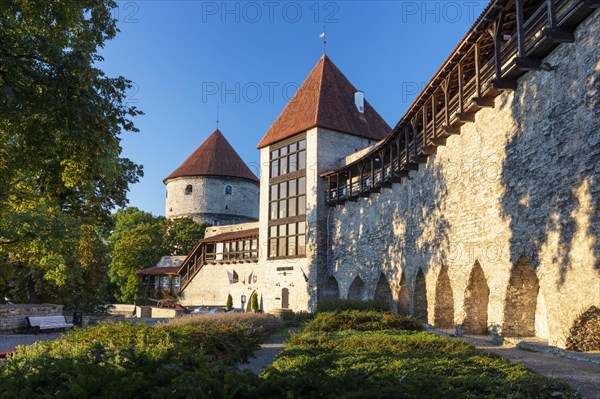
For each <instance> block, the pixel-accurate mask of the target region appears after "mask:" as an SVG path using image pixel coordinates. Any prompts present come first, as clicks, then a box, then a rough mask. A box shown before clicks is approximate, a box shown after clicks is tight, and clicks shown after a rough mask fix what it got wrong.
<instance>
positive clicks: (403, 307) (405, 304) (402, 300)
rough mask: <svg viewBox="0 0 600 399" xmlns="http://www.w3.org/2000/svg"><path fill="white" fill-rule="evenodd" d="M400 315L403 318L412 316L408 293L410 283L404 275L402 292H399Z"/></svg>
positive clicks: (401, 286) (401, 283)
mask: <svg viewBox="0 0 600 399" xmlns="http://www.w3.org/2000/svg"><path fill="white" fill-rule="evenodd" d="M398 314H400V315H401V316H409V315H410V292H409V291H408V283H407V282H406V278H405V277H404V273H402V277H401V278H400V291H399V292H398Z"/></svg>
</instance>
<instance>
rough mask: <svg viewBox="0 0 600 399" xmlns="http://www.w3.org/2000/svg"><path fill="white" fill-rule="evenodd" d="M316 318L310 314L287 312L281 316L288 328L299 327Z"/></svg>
mask: <svg viewBox="0 0 600 399" xmlns="http://www.w3.org/2000/svg"><path fill="white" fill-rule="evenodd" d="M314 317H315V316H314V315H313V314H312V313H308V312H303V311H300V312H285V313H283V314H282V315H281V320H283V321H284V323H285V325H286V326H288V327H298V326H301V325H302V324H303V323H305V322H307V321H309V320H312V319H313V318H314Z"/></svg>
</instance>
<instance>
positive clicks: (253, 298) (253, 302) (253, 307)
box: [252, 292, 260, 312]
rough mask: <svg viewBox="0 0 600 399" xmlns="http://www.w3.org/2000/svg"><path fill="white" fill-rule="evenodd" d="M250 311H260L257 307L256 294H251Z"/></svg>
mask: <svg viewBox="0 0 600 399" xmlns="http://www.w3.org/2000/svg"><path fill="white" fill-rule="evenodd" d="M252 310H253V311H254V312H258V311H259V310H260V306H258V294H257V293H256V292H255V293H254V294H252Z"/></svg>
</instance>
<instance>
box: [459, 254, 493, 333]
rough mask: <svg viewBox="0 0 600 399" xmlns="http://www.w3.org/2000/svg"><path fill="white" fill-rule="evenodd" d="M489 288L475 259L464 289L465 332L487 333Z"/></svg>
mask: <svg viewBox="0 0 600 399" xmlns="http://www.w3.org/2000/svg"><path fill="white" fill-rule="evenodd" d="M489 299H490V289H489V287H488V285H487V280H486V279H485V274H484V273H483V269H482V268H481V265H480V264H479V261H475V265H474V266H473V270H471V275H470V276H469V282H468V284H467V290H466V291H465V320H464V323H463V331H464V333H465V334H487V319H488V302H489Z"/></svg>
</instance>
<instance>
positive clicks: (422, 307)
mask: <svg viewBox="0 0 600 399" xmlns="http://www.w3.org/2000/svg"><path fill="white" fill-rule="evenodd" d="M413 298H414V300H413V315H414V317H415V318H416V319H418V320H420V321H422V322H424V323H427V321H428V320H427V316H428V314H427V284H426V283H425V274H424V273H423V270H421V269H419V271H418V272H417V279H416V280H415V293H414V296H413Z"/></svg>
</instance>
